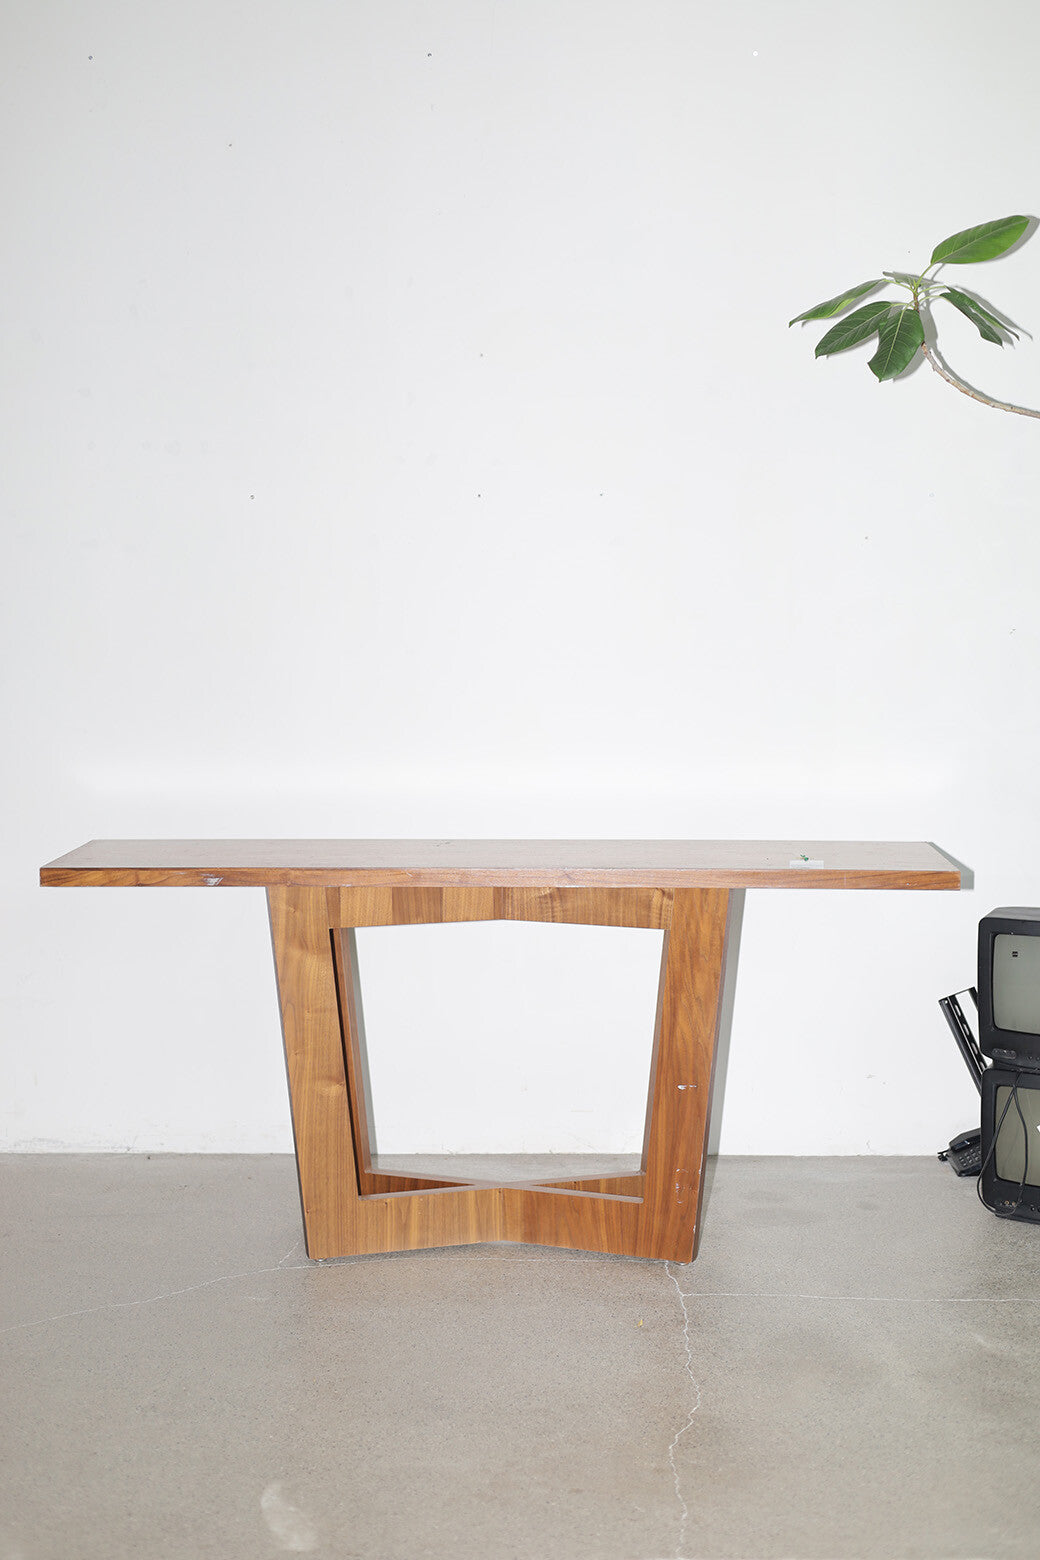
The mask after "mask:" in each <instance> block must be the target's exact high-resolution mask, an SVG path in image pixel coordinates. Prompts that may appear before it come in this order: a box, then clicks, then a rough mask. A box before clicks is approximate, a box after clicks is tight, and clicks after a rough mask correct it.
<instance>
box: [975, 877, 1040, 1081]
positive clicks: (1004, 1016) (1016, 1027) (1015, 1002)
mask: <svg viewBox="0 0 1040 1560" xmlns="http://www.w3.org/2000/svg"><path fill="white" fill-rule="evenodd" d="M978 989H979V1049H980V1050H981V1051H983V1052H984V1053H985V1055H986V1056H988V1057H991V1058H992V1060H993V1061H994V1062H996V1063H997V1064H998V1066H1002V1067H1008V1068H1012V1069H1014V1070H1016V1071H1017V1070H1019V1069H1027V1070H1030V1069H1035V1070H1037V1071H1040V909H1032V910H1019V909H1014V908H1011V907H1006V908H1005V909H1002V910H991V911H990V913H989V915H986V916H983V918H982V920H981V921H980V922H979V981H978Z"/></svg>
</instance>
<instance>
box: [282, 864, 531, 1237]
mask: <svg viewBox="0 0 1040 1560" xmlns="http://www.w3.org/2000/svg"><path fill="white" fill-rule="evenodd" d="M268 902H269V905H270V912H271V933H272V940H273V943H274V953H275V968H276V971H277V976H278V997H279V1005H280V1007H281V1014H282V1033H283V1036H284V1040H285V1057H286V1067H287V1072H288V1077H289V1095H290V1101H291V1107H292V1119H293V1133H294V1136H295V1140H296V1162H297V1166H298V1169H299V1178H300V1199H301V1203H302V1207H303V1221H304V1233H305V1238H306V1243H307V1254H308V1256H310V1257H319V1258H321V1257H339V1256H346V1255H349V1254H351V1253H359V1252H381V1251H412V1250H416V1249H419V1248H421V1247H428V1246H465V1245H472V1244H473V1243H474V1242H477V1241H487V1240H504V1239H505V1238H506V1237H505V1236H504V1234H503V1233H502V1231H503V1217H502V1212H503V1210H502V1198H501V1193H500V1192H499V1191H497V1190H480V1191H474V1190H472V1189H470V1188H469V1187H466V1188H463V1189H455V1188H444V1189H439V1190H438V1189H434V1190H432V1191H430V1190H425V1191H423V1192H422V1193H418V1194H416V1193H411V1192H405V1193H401V1194H397V1195H390V1196H381V1197H370V1198H364V1197H362V1196H361V1194H360V1192H359V1189H358V1184H357V1170H356V1160H355V1152H354V1141H353V1134H352V1131H351V1122H350V1104H349V1095H348V1090H347V1078H346V1068H345V1064H344V1060H343V1043H342V1035H341V1030H340V1019H339V1005H338V1002H337V995H336V976H335V969H334V967H333V958H332V940H331V938H330V936H329V925H328V912H327V908H326V902H325V894H324V893H323V892H322V891H321V890H313V889H306V888H272V889H270V890H269V891H268Z"/></svg>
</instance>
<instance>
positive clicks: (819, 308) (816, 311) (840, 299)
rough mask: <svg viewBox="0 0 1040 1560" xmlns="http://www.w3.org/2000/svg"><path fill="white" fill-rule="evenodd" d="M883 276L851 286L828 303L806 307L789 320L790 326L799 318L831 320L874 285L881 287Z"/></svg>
mask: <svg viewBox="0 0 1040 1560" xmlns="http://www.w3.org/2000/svg"><path fill="white" fill-rule="evenodd" d="M883 280H884V278H883V277H880V276H878V277H875V278H874V280H873V281H872V282H860V284H859V286H858V287H850V288H849V290H848V292H843V293H839V294H838V296H837V297H836V298H828V299H827V302H826V303H818V304H817V305H816V307H815V308H813V309H806V311H805V313H804V314H796V315H795V317H794V319H793V320H788V322H787V324H788V328H789V329H790V327H791V326H792V325H797V323H798V321H799V320H829V319H830V317H831V315H832V314H840V313H841V311H842V309H847V308H848V306H849V304H850V303H854V302H855V301H856V299H857V298H862V296H863V294H864V293H868V292H869V291H870V289H871V288H872V287H880V286H881V284H882V281H883Z"/></svg>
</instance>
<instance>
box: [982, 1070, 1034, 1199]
mask: <svg viewBox="0 0 1040 1560" xmlns="http://www.w3.org/2000/svg"><path fill="white" fill-rule="evenodd" d="M1002 1088H1006V1089H1015V1088H1017V1089H1018V1091H1019V1093H1020V1094H1021V1092H1022V1091H1023V1090H1024V1089H1030V1090H1032V1089H1040V1072H1023V1071H1022V1070H1021V1069H1016V1070H1015V1071H1011V1070H1010V1069H1008V1068H1004V1067H987V1068H986V1071H985V1072H984V1073H983V1075H982V1173H981V1175H980V1177H979V1191H980V1192H981V1194H982V1201H983V1202H984V1203H985V1204H986V1207H987V1208H989V1209H990V1210H991V1211H992V1212H993V1213H995V1214H997V1215H998V1217H999V1218H1002V1219H1025V1220H1027V1221H1028V1222H1029V1223H1030V1224H1040V1186H1037V1185H1035V1184H1031V1183H1028V1182H1027V1183H1026V1185H1024V1186H1021V1185H1019V1183H1018V1182H1017V1181H1005V1180H1002V1179H1001V1177H1000V1176H998V1174H997V1162H996V1155H995V1153H994V1147H995V1145H994V1138H995V1137H996V1132H997V1091H998V1089H1002ZM1021 1131H1022V1123H1021V1121H1020V1120H1019V1117H1018V1112H1017V1110H1016V1109H1015V1105H1014V1101H1013V1100H1012V1101H1009V1102H1008V1108H1007V1110H1005V1111H1004V1112H1003V1122H1002V1125H1001V1128H1000V1134H1001V1137H1003V1136H1004V1134H1005V1133H1007V1134H1009V1135H1013V1136H1014V1139H1015V1141H1016V1143H1017V1142H1020V1141H1021V1137H1020V1134H1021ZM1038 1136H1040V1134H1038ZM1038 1149H1040V1144H1038V1145H1036V1146H1034V1145H1032V1144H1028V1145H1027V1151H1028V1152H1029V1156H1030V1158H1029V1162H1030V1165H1033V1163H1034V1160H1033V1155H1034V1154H1035V1153H1037V1151H1038Z"/></svg>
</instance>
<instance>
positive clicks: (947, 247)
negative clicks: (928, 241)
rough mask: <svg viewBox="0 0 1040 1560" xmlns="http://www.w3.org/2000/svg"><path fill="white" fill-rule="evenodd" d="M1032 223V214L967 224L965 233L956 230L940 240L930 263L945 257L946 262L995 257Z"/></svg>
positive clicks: (970, 261)
mask: <svg viewBox="0 0 1040 1560" xmlns="http://www.w3.org/2000/svg"><path fill="white" fill-rule="evenodd" d="M1028 226H1029V218H1028V217H998V219H997V221H996V222H983V223H982V224H981V226H979V227H972V228H965V229H964V232H963V233H954V234H953V236H952V237H951V238H944V239H943V241H942V243H941V244H936V246H935V248H934V249H933V250H932V258H931V260H930V261H929V264H930V265H938V264H939V262H940V261H941V262H942V263H943V264H944V265H974V263H975V262H976V261H977V260H995V259H996V257H997V255H1002V254H1003V253H1004V251H1005V249H1010V248H1011V245H1012V244H1014V243H1016V242H1017V241H1018V239H1020V238H1021V237H1022V234H1023V233H1024V232H1025V230H1026V228H1027V227H1028Z"/></svg>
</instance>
